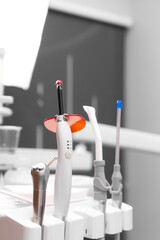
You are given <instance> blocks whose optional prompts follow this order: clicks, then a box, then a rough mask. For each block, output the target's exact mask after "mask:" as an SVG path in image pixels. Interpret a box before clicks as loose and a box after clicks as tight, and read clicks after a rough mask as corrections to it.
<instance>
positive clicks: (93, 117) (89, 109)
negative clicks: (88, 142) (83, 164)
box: [83, 106, 103, 160]
mask: <svg viewBox="0 0 160 240" xmlns="http://www.w3.org/2000/svg"><path fill="white" fill-rule="evenodd" d="M83 108H84V110H85V111H86V113H87V114H88V117H89V120H90V123H91V125H92V129H93V132H94V135H95V141H96V160H102V159H103V151H102V138H101V134H100V130H99V127H98V123H97V118H96V111H95V108H93V107H90V106H83Z"/></svg>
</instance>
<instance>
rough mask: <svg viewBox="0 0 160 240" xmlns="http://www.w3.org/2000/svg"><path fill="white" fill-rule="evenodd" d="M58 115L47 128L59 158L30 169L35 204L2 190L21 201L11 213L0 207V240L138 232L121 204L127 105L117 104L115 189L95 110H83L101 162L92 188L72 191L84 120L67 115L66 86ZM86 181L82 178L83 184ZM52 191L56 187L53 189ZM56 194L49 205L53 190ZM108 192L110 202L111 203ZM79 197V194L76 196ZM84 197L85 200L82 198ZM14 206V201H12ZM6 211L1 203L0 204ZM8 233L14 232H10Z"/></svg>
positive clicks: (72, 239)
mask: <svg viewBox="0 0 160 240" xmlns="http://www.w3.org/2000/svg"><path fill="white" fill-rule="evenodd" d="M56 89H57V96H58V107H59V114H58V115H56V116H54V117H51V118H48V119H46V120H45V121H44V125H45V127H46V128H47V129H48V130H49V131H51V132H54V133H56V139H57V148H58V156H56V157H55V158H54V159H53V160H51V161H50V162H49V163H48V164H45V163H39V164H36V165H33V166H32V168H31V176H32V180H33V202H32V201H28V200H27V199H25V198H21V197H19V196H18V195H16V194H12V193H8V192H5V191H3V190H0V197H1V195H3V199H5V197H6V196H7V199H8V198H9V199H10V198H12V201H14V202H15V203H16V202H20V204H19V206H18V207H17V205H16V204H15V206H13V204H12V207H11V209H9V208H7V209H3V211H2V210H1V208H0V240H10V239H12V240H30V239H36V240H53V239H54V240H83V239H84V238H88V239H99V240H103V239H107V237H106V236H105V235H106V234H110V235H113V234H114V235H115V239H117V240H118V239H120V233H121V232H122V231H123V230H125V231H130V230H132V228H133V226H132V225H133V219H132V218H133V209H132V207H131V206H129V205H127V204H125V203H123V202H122V175H121V173H120V165H119V136H120V134H119V132H120V114H121V108H122V103H121V102H118V103H117V144H116V157H115V158H116V160H115V166H114V171H113V176H112V183H111V185H110V184H109V183H108V181H107V180H106V177H105V171H104V168H105V165H107V164H106V162H105V160H104V159H103V147H102V139H101V134H100V131H99V125H98V122H97V119H96V113H95V109H94V108H93V107H90V106H84V110H85V111H86V112H87V114H88V117H89V120H90V123H91V125H92V130H93V132H94V138H95V146H96V154H95V155H96V159H95V160H94V163H93V165H94V177H93V178H91V179H92V181H93V183H92V182H91V184H90V185H88V186H89V187H87V184H86V185H85V187H83V188H82V187H77V188H75V187H73V183H72V179H75V178H74V176H72V161H74V159H72V155H73V154H72V145H73V144H72V133H75V132H77V131H80V130H82V129H83V128H84V127H85V125H86V121H85V119H84V118H83V117H82V116H80V115H76V114H65V113H64V107H63V96H62V81H60V80H57V81H56ZM54 160H57V166H56V173H55V178H54V186H53V187H54V189H53V188H52V189H51V188H50V180H51V176H50V165H51V164H52V162H54ZM83 177H84V176H79V179H80V181H81V182H83ZM51 186H52V185H51ZM49 190H50V191H52V192H53V195H52V200H51V201H50V198H49V195H48V191H49ZM108 193H110V194H111V199H107V197H108ZM74 194H75V195H74ZM80 195H81V197H79V196H80ZM9 201H11V200H9ZM0 206H1V204H0ZM7 229H9V231H8V230H7Z"/></svg>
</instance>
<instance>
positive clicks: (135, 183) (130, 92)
mask: <svg viewBox="0 0 160 240" xmlns="http://www.w3.org/2000/svg"><path fill="white" fill-rule="evenodd" d="M130 9H131V15H132V17H133V19H134V27H133V28H132V29H130V30H129V31H128V33H127V38H126V58H125V84H124V87H125V89H124V92H125V103H124V105H125V107H124V109H125V126H126V127H129V128H133V129H139V130H144V131H148V132H153V133H159V134H160V105H159V97H160V28H159V23H160V14H159V9H160V1H158V0H155V1H152V0H140V1H139V0H130ZM125 166H126V174H127V177H126V199H127V201H128V202H129V203H130V204H131V205H133V207H134V230H133V231H132V232H131V233H128V237H127V240H135V239H137V240H138V239H143V240H144V239H145V240H149V239H155V240H158V239H160V227H159V226H160V225H159V218H160V217H159V216H160V171H159V168H160V156H156V155H149V154H145V153H138V152H132V151H130V152H127V153H126V159H125Z"/></svg>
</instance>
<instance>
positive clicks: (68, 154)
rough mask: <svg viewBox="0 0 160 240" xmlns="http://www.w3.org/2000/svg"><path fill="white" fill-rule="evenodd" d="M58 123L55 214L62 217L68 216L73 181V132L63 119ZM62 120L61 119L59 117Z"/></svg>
mask: <svg viewBox="0 0 160 240" xmlns="http://www.w3.org/2000/svg"><path fill="white" fill-rule="evenodd" d="M60 117H61V121H59V122H58V124H57V130H56V136H57V145H58V161H57V169H56V176H55V188H54V208H55V210H54V215H55V216H56V217H58V218H60V219H64V218H65V217H66V216H67V213H68V208H69V203H70V196H71V181H72V134H71V130H70V127H69V125H68V123H67V122H66V121H64V120H63V116H59V118H60ZM59 120H60V119H59Z"/></svg>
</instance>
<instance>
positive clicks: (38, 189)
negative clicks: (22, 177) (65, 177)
mask: <svg viewBox="0 0 160 240" xmlns="http://www.w3.org/2000/svg"><path fill="white" fill-rule="evenodd" d="M49 174H50V170H49V166H48V165H46V164H44V163H39V164H37V165H34V166H32V169H31V175H32V179H33V221H34V222H35V223H37V224H39V225H40V226H42V225H43V217H44V210H45V201H46V188H47V182H48V178H49Z"/></svg>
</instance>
